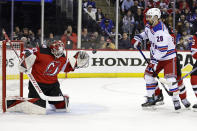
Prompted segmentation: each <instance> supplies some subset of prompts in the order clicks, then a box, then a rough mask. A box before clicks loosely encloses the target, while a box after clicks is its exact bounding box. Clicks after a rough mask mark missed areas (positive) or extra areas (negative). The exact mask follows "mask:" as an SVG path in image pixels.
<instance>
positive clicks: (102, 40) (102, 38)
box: [98, 36, 106, 49]
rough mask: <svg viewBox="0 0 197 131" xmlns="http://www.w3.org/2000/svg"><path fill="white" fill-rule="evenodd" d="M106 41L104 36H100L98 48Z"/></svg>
mask: <svg viewBox="0 0 197 131" xmlns="http://www.w3.org/2000/svg"><path fill="white" fill-rule="evenodd" d="M105 43H106V41H105V37H104V36H101V37H100V40H99V45H98V49H102V47H104V44H105Z"/></svg>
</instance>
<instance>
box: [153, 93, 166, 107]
mask: <svg viewBox="0 0 197 131" xmlns="http://www.w3.org/2000/svg"><path fill="white" fill-rule="evenodd" d="M163 99H164V97H163V93H162V90H160V94H159V95H158V96H155V102H156V103H155V104H156V105H163V104H164V102H163Z"/></svg>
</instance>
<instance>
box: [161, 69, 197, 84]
mask: <svg viewBox="0 0 197 131" xmlns="http://www.w3.org/2000/svg"><path fill="white" fill-rule="evenodd" d="M196 70H197V67H196V68H194V69H193V70H192V71H190V72H189V73H187V74H186V75H184V76H183V77H181V78H180V79H179V80H177V81H176V82H170V81H167V80H166V79H164V78H160V82H162V83H164V84H166V85H169V86H172V85H175V84H176V83H178V82H180V81H182V80H183V79H185V78H186V77H187V76H188V75H190V74H192V73H193V72H195V71H196Z"/></svg>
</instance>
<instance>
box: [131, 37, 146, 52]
mask: <svg viewBox="0 0 197 131" xmlns="http://www.w3.org/2000/svg"><path fill="white" fill-rule="evenodd" d="M142 40H143V39H142V37H141V36H140V35H135V36H134V38H133V39H132V40H131V44H132V45H133V47H134V48H135V49H137V48H138V46H140V44H141V43H142Z"/></svg>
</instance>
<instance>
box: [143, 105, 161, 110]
mask: <svg viewBox="0 0 197 131" xmlns="http://www.w3.org/2000/svg"><path fill="white" fill-rule="evenodd" d="M142 109H143V110H156V109H157V108H156V105H153V106H146V107H142Z"/></svg>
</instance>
